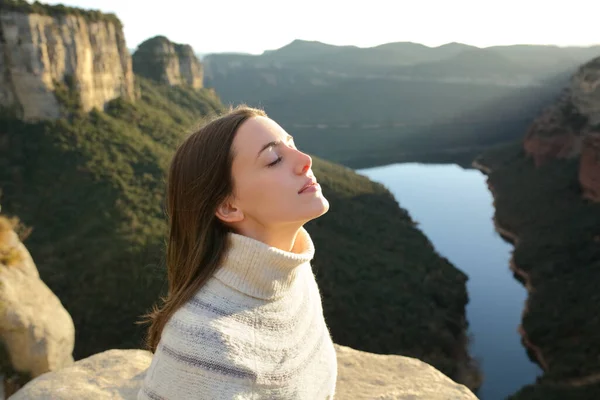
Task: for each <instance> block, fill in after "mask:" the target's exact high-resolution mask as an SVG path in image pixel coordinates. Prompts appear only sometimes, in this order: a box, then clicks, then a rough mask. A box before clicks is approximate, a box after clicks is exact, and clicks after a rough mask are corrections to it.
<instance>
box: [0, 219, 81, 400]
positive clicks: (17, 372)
mask: <svg viewBox="0 0 600 400" xmlns="http://www.w3.org/2000/svg"><path fill="white" fill-rule="evenodd" d="M13 225H14V223H13V222H12V221H10V220H8V219H6V218H4V217H1V216H0V350H1V351H0V376H1V375H3V374H5V375H6V377H5V378H3V379H2V380H4V379H6V384H7V385H6V386H7V388H9V389H10V388H11V387H18V386H19V385H20V384H22V383H24V382H23V381H24V380H27V378H28V377H37V376H38V375H41V374H44V373H46V372H48V371H53V370H56V369H60V368H63V367H66V366H68V365H70V364H72V363H73V356H72V353H73V347H74V344H75V328H74V326H73V320H72V319H71V316H70V315H69V313H68V312H67V311H66V310H65V308H64V307H63V306H62V304H61V302H60V300H59V299H58V297H56V296H55V295H54V293H52V291H51V290H50V289H49V288H48V286H46V285H45V283H44V282H43V281H42V280H41V279H40V276H39V273H38V270H37V268H36V266H35V264H34V262H33V260H32V258H31V255H30V254H29V251H27V249H26V248H25V246H24V245H23V243H21V241H20V239H19V237H18V235H17V234H16V233H15V231H14V230H13ZM8 391H9V392H10V390H8ZM8 394H10V393H8ZM3 395H4V393H0V398H2V396H3Z"/></svg>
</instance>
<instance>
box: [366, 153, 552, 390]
mask: <svg viewBox="0 0 600 400" xmlns="http://www.w3.org/2000/svg"><path fill="white" fill-rule="evenodd" d="M356 172H358V173H359V174H362V175H365V176H367V177H369V178H370V179H371V180H373V181H376V182H380V183H382V184H383V185H384V186H385V187H387V188H388V189H389V190H390V191H391V192H392V193H393V195H394V196H395V198H396V200H397V201H398V203H399V204H400V206H401V207H403V208H405V209H407V210H408V212H409V213H410V215H411V216H412V218H413V219H414V220H415V221H417V222H418V224H419V228H420V229H421V230H422V231H423V232H424V233H425V234H426V235H427V237H428V238H429V240H431V242H432V243H433V245H434V246H435V248H436V249H437V251H438V252H439V253H440V254H441V255H443V256H445V257H447V258H448V259H449V260H450V261H451V262H452V263H453V264H454V265H455V266H456V267H457V268H459V269H460V270H462V271H464V272H465V273H466V274H467V275H468V276H469V280H468V282H467V290H468V293H469V304H468V305H467V310H466V313H467V319H468V321H469V334H470V335H471V336H472V341H471V344H470V353H471V355H472V356H473V357H474V358H475V359H477V360H478V361H479V363H480V367H481V370H482V372H483V375H484V381H483V385H482V387H481V389H480V390H479V391H478V393H477V395H478V397H479V398H480V399H482V400H500V399H505V398H506V397H507V396H509V395H511V394H513V393H515V392H516V391H518V390H519V389H520V388H521V387H522V386H524V385H527V384H531V383H534V382H535V378H536V377H537V376H539V375H541V373H542V371H541V369H540V368H539V367H538V366H537V364H535V363H533V362H531V361H530V360H529V358H528V357H527V353H526V351H525V348H524V347H523V346H522V344H521V338H520V336H519V333H518V332H517V327H518V325H519V324H520V322H521V314H522V312H523V307H524V305H525V300H526V298H527V292H526V290H525V288H524V287H523V286H522V285H521V284H520V283H519V282H518V281H517V280H516V279H514V277H513V275H512V273H511V271H510V270H509V260H510V256H511V252H512V246H511V245H510V244H508V243H506V242H505V241H504V240H503V239H502V238H501V237H500V235H499V234H498V233H497V232H496V231H495V229H494V225H493V221H492V218H493V215H494V207H493V198H492V195H491V193H490V192H489V190H488V187H487V184H486V176H485V175H484V174H482V173H481V172H480V171H477V170H474V169H463V168H461V167H459V166H457V165H453V164H441V165H432V164H416V163H406V164H392V165H387V166H382V167H375V168H367V169H359V170H357V171H356Z"/></svg>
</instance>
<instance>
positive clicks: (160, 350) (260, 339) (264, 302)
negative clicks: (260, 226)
mask: <svg viewBox="0 0 600 400" xmlns="http://www.w3.org/2000/svg"><path fill="white" fill-rule="evenodd" d="M228 239H229V241H230V242H229V243H230V248H229V251H228V252H227V254H226V257H225V260H224V262H223V263H222V265H221V266H220V268H219V269H218V270H217V272H216V273H215V274H214V276H213V277H212V278H211V279H210V280H209V281H208V282H207V284H206V285H205V286H204V287H202V288H201V289H200V290H199V291H198V293H197V294H196V295H195V296H194V297H193V298H192V299H191V300H190V301H189V302H187V303H186V304H185V306H183V307H182V308H181V309H179V310H178V311H177V312H175V314H174V315H173V316H172V317H171V319H170V320H169V322H168V323H167V324H166V326H165V328H164V330H163V332H162V336H161V340H160V342H159V344H158V347H157V350H156V352H155V354H154V357H153V359H152V363H151V365H150V367H149V368H148V371H147V374H146V378H145V380H144V383H143V385H142V388H141V389H140V391H139V394H138V400H148V399H151V400H160V399H166V400H186V399H203V400H204V399H206V400H209V399H210V400H218V399H236V400H246V399H252V400H259V399H260V400H262V399H281V400H284V399H285V400H287V399H302V400H324V399H333V395H334V392H335V384H336V378H337V361H336V353H335V349H334V347H333V342H332V340H331V336H330V334H329V330H328V328H327V326H326V324H325V320H324V318H323V309H322V306H321V296H320V293H319V289H318V287H317V283H316V282H315V277H314V274H313V271H312V268H311V265H310V261H311V260H312V258H313V255H314V245H313V242H312V240H311V238H310V236H309V234H308V232H307V231H306V230H305V229H304V228H301V229H300V232H299V233H298V236H297V238H296V241H295V243H294V248H293V249H292V251H291V252H287V251H283V250H280V249H278V248H275V247H271V246H268V245H267V244H265V243H263V242H260V241H258V240H255V239H252V238H249V237H246V236H242V235H238V234H235V233H230V234H229V236H228Z"/></svg>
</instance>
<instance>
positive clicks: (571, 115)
mask: <svg viewBox="0 0 600 400" xmlns="http://www.w3.org/2000/svg"><path fill="white" fill-rule="evenodd" d="M599 133H600V57H598V58H596V59H594V60H592V61H590V62H589V63H587V64H585V65H583V66H582V67H581V68H579V70H578V71H577V73H576V74H575V75H573V77H572V78H571V84H570V86H569V87H568V88H567V89H566V90H565V91H564V92H563V94H562V95H561V97H560V98H559V99H558V101H557V102H556V104H554V105H553V106H551V107H549V108H547V109H546V110H544V112H543V113H542V114H541V115H540V116H539V117H538V118H537V119H536V120H535V121H534V122H533V124H532V125H531V126H530V127H529V130H528V132H527V134H526V136H525V140H524V142H523V147H524V149H525V152H526V153H527V154H528V155H529V156H531V157H532V158H533V160H534V162H535V165H536V166H538V167H539V166H541V165H543V164H545V163H546V162H548V161H550V160H552V159H555V158H572V157H581V164H580V171H579V178H580V184H581V187H582V189H583V192H584V196H585V197H586V198H588V199H590V200H594V201H600V178H599V176H600V175H599V174H600V160H599V157H600V151H599V150H598V149H599V142H600V140H599V139H598V135H599Z"/></svg>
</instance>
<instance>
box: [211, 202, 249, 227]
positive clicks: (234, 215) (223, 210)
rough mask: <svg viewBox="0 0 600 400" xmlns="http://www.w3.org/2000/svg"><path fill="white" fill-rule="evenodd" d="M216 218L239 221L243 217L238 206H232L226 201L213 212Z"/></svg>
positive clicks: (225, 220)
mask: <svg viewBox="0 0 600 400" xmlns="http://www.w3.org/2000/svg"><path fill="white" fill-rule="evenodd" d="M215 215H216V217H217V218H219V219H220V220H221V221H223V222H230V223H231V222H239V221H241V220H243V219H244V213H243V212H242V210H240V209H239V208H237V207H235V206H232V205H231V204H229V203H228V202H224V203H223V204H221V205H220V206H219V207H217V211H216V212H215Z"/></svg>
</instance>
